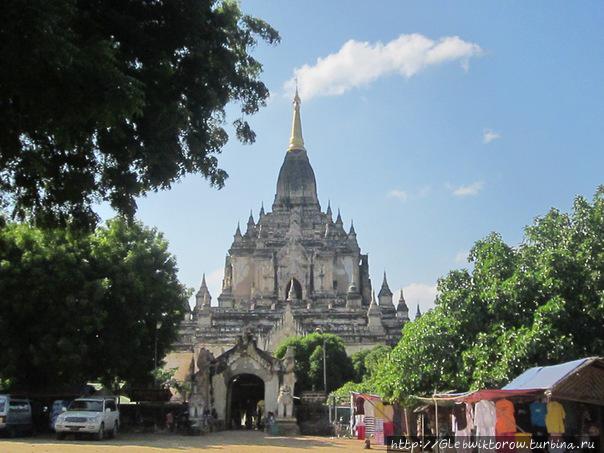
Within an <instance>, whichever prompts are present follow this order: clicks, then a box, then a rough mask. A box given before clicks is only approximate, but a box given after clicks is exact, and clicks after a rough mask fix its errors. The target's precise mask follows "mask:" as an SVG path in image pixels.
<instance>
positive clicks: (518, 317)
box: [375, 187, 604, 400]
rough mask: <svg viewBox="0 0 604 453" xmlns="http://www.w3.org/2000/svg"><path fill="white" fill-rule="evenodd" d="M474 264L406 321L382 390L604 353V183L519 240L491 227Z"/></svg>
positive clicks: (395, 391)
mask: <svg viewBox="0 0 604 453" xmlns="http://www.w3.org/2000/svg"><path fill="white" fill-rule="evenodd" d="M469 260H470V262H471V263H472V264H473V268H472V269H471V270H466V269H462V270H454V271H452V272H450V273H449V274H448V275H446V276H445V277H443V278H441V279H440V280H439V282H438V294H439V295H438V297H437V300H436V307H435V308H434V309H433V310H431V311H429V312H428V313H425V314H424V315H423V316H422V317H421V318H419V319H418V320H416V321H413V322H411V323H408V324H407V325H406V326H405V327H404V329H403V335H402V338H401V340H400V342H399V343H398V345H397V346H396V347H395V348H394V349H393V351H392V352H391V354H390V355H389V360H387V361H384V362H382V365H381V366H380V367H379V370H378V372H377V375H376V377H375V382H376V383H377V387H378V390H379V391H380V393H381V394H383V395H385V396H386V397H388V398H390V399H398V400H404V399H405V398H406V397H408V396H409V395H414V394H426V393H431V392H432V391H434V390H435V389H438V390H440V391H443V390H465V389H468V388H480V387H497V386H500V385H501V384H504V383H505V382H507V381H508V380H509V379H511V378H513V377H515V376H516V375H517V374H519V373H520V372H522V371H523V370H524V369H526V368H528V367H531V366H536V365H547V364H553V363H558V362H561V361H566V360H571V359H575V358H578V357H585V356H590V355H602V353H603V351H604V330H603V329H602V325H603V324H602V320H603V319H604V187H601V188H599V189H598V191H597V192H596V194H595V196H594V198H593V202H592V203H590V202H588V201H587V200H586V199H584V198H583V197H577V198H576V200H575V203H574V206H573V210H572V212H571V213H569V214H566V213H561V212H559V211H558V210H556V209H552V210H551V211H549V212H548V213H547V214H546V215H545V216H543V217H539V218H537V219H536V220H535V221H534V223H533V224H532V225H531V226H529V227H527V228H526V230H525V237H524V240H523V242H522V244H521V245H520V246H518V247H515V248H513V247H510V246H509V245H507V244H505V242H504V241H503V240H502V238H501V236H499V235H498V234H494V233H493V234H491V235H489V236H487V237H486V238H484V239H482V240H480V241H478V242H476V244H475V245H474V247H473V248H472V250H471V253H470V257H469Z"/></svg>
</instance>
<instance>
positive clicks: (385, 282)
mask: <svg viewBox="0 0 604 453" xmlns="http://www.w3.org/2000/svg"><path fill="white" fill-rule="evenodd" d="M378 296H380V297H383V296H390V297H392V291H390V287H389V286H388V280H386V271H384V280H383V281H382V288H381V289H380V292H379V294H378Z"/></svg>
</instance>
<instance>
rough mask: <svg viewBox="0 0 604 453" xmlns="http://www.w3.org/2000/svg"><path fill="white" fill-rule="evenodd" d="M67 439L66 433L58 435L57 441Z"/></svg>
mask: <svg viewBox="0 0 604 453" xmlns="http://www.w3.org/2000/svg"><path fill="white" fill-rule="evenodd" d="M63 439H65V433H57V440H63Z"/></svg>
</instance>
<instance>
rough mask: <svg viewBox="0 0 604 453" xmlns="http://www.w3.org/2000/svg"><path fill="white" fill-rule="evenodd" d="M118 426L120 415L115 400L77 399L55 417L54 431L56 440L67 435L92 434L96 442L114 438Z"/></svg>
mask: <svg viewBox="0 0 604 453" xmlns="http://www.w3.org/2000/svg"><path fill="white" fill-rule="evenodd" d="M119 426H120V413H119V411H118V409H117V403H116V399H115V398H106V397H98V398H96V397H90V398H78V399H75V400H73V401H72V402H71V404H69V406H68V407H67V410H66V411H65V412H63V413H62V414H60V415H59V416H58V417H57V421H56V422H55V431H56V433H57V438H58V439H63V438H65V435H66V434H68V433H72V434H92V435H94V437H95V438H96V439H98V440H102V439H103V438H105V436H106V435H107V436H109V437H115V435H116V434H117V431H118V429H119Z"/></svg>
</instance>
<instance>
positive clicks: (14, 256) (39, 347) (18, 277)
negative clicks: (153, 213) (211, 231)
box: [0, 219, 188, 391]
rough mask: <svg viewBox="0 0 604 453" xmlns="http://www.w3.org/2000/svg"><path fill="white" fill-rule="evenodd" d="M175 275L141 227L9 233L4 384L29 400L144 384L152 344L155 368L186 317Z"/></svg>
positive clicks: (0, 301) (0, 315)
mask: <svg viewBox="0 0 604 453" xmlns="http://www.w3.org/2000/svg"><path fill="white" fill-rule="evenodd" d="M176 272H177V269H176V262H175V259H174V257H173V256H172V255H170V253H168V250H167V243H166V241H165V240H164V239H163V237H162V236H161V234H159V233H158V232H157V231H155V230H152V229H148V228H145V227H143V226H142V225H141V224H139V223H128V222H125V221H123V220H121V219H114V220H112V221H110V222H108V223H107V225H106V226H103V227H99V228H97V230H96V231H95V232H93V233H90V234H81V233H77V234H74V233H73V232H72V231H71V230H70V229H62V228H61V229H59V228H55V229H40V228H35V227H31V226H28V225H24V224H17V223H10V222H9V223H7V224H5V225H4V226H3V227H1V228H0V294H2V297H0V332H2V335H0V381H4V382H8V383H9V384H10V388H12V389H21V390H28V391H44V390H47V389H53V390H57V389H61V388H69V387H71V388H73V387H75V386H78V385H81V384H82V383H85V382H86V381H88V380H100V381H101V382H103V383H105V384H107V385H112V384H113V383H115V382H118V381H127V382H130V383H132V384H137V385H144V384H146V383H148V382H150V381H151V380H152V378H151V374H150V371H151V370H152V369H153V366H154V343H155V335H156V333H157V339H158V356H159V357H160V359H161V357H162V356H163V354H164V353H165V351H166V350H167V348H168V347H169V346H170V344H171V343H172V341H173V340H174V338H175V335H176V329H177V324H178V322H179V320H180V319H182V316H183V314H184V310H185V309H186V304H187V296H188V292H187V290H186V288H184V287H183V286H182V285H181V284H180V283H179V282H178V280H177V278H176ZM159 320H161V321H162V326H161V328H160V329H159V330H158V331H157V332H156V327H157V321H159Z"/></svg>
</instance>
